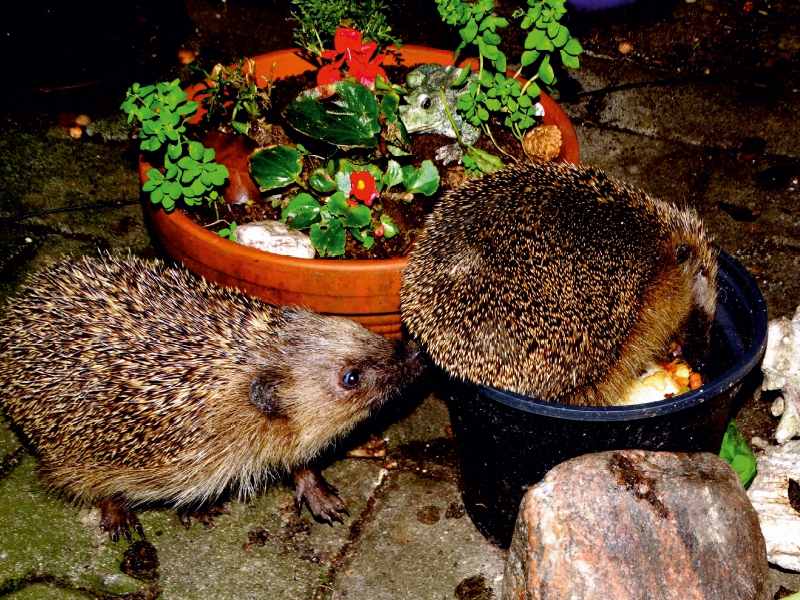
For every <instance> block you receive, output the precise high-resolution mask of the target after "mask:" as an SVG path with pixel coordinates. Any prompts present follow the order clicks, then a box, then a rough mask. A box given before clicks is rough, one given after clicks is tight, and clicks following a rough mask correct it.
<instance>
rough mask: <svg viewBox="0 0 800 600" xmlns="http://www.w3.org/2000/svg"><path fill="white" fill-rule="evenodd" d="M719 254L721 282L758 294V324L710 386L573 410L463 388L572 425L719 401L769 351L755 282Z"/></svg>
mask: <svg viewBox="0 0 800 600" xmlns="http://www.w3.org/2000/svg"><path fill="white" fill-rule="evenodd" d="M717 250H718V252H719V262H720V267H723V266H724V269H723V268H720V270H719V275H718V278H719V279H726V280H728V281H730V280H737V279H738V280H739V281H740V282H741V284H743V285H740V286H738V287H744V288H748V289H751V290H756V292H757V293H755V294H753V297H752V299H751V300H752V302H749V304H751V305H752V306H751V309H752V311H753V320H754V322H755V328H754V335H753V341H752V343H751V344H750V346H749V347H748V348H746V349H745V351H744V354H743V356H742V358H741V359H740V360H738V361H737V362H736V364H734V365H733V366H732V367H731V368H730V369H728V370H727V371H725V372H724V373H723V374H722V375H720V376H719V377H717V378H716V379H714V380H713V381H711V382H710V383H708V384H706V385H704V386H702V387H700V388H698V389H696V390H693V391H691V392H687V393H685V394H681V395H680V396H676V397H675V398H670V399H668V400H659V401H658V402H647V403H643V404H634V405H629V406H572V405H569V404H558V403H556V402H548V401H545V400H538V399H536V398H531V397H529V396H523V395H522V394H516V393H514V392H509V391H505V390H501V389H498V388H493V387H489V386H485V385H482V384H473V383H470V382H464V385H466V386H467V387H468V388H472V389H474V390H475V391H477V392H478V393H479V394H481V395H482V396H486V397H487V398H489V399H491V400H494V401H497V402H500V403H502V404H505V405H506V406H510V407H511V408H516V409H518V410H522V411H524V412H527V413H534V414H539V415H542V416H546V417H553V418H557V419H566V420H571V421H633V420H638V419H647V418H651V417H658V416H662V415H666V414H670V413H673V412H677V411H680V410H683V409H686V408H689V407H692V406H696V405H699V404H702V403H704V402H707V401H709V400H711V399H712V398H716V397H717V396H719V395H721V394H723V393H725V392H727V391H728V390H730V389H731V388H732V387H734V386H736V385H738V384H739V383H740V382H741V381H742V380H743V379H744V378H745V376H746V375H747V374H748V373H749V372H750V371H751V370H752V369H753V368H754V367H755V366H756V365H757V364H758V363H759V362H760V361H761V358H762V357H763V355H764V351H765V350H766V347H767V307H766V303H765V301H764V297H763V296H762V295H761V292H760V291H759V290H758V286H757V285H756V282H755V281H754V280H753V278H752V277H751V276H750V274H749V273H748V272H747V271H746V270H745V269H744V267H742V266H741V265H740V264H739V263H738V262H737V261H735V260H734V259H733V258H732V257H731V256H730V255H729V254H728V253H727V252H725V251H724V250H722V249H721V248H717Z"/></svg>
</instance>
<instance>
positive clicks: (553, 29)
mask: <svg viewBox="0 0 800 600" xmlns="http://www.w3.org/2000/svg"><path fill="white" fill-rule="evenodd" d="M560 29H561V25H559V24H558V22H557V21H553V22H552V23H550V24H549V25H548V26H547V37H549V38H550V39H551V40H552V39H553V38H555V37H556V36H557V35H558V31H559V30H560Z"/></svg>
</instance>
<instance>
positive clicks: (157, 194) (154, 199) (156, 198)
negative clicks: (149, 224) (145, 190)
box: [150, 189, 164, 204]
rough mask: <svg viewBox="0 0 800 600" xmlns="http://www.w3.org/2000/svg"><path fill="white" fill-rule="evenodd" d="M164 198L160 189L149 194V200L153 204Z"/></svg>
mask: <svg viewBox="0 0 800 600" xmlns="http://www.w3.org/2000/svg"><path fill="white" fill-rule="evenodd" d="M163 198H164V192H162V191H161V190H158V189H157V190H153V191H152V193H151V194H150V202H152V203H153V204H158V203H159V202H161V200H162V199H163Z"/></svg>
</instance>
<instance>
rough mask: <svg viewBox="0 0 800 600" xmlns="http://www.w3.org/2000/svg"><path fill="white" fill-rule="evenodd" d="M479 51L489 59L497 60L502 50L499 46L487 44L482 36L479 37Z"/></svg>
mask: <svg viewBox="0 0 800 600" xmlns="http://www.w3.org/2000/svg"><path fill="white" fill-rule="evenodd" d="M478 51H479V52H480V53H481V54H483V55H484V56H485V57H486V58H488V59H489V60H495V59H496V58H497V53H498V52H500V50H498V49H497V46H493V45H490V44H487V43H486V42H484V41H483V39H482V38H479V39H478Z"/></svg>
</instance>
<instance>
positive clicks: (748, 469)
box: [719, 419, 757, 489]
mask: <svg viewBox="0 0 800 600" xmlns="http://www.w3.org/2000/svg"><path fill="white" fill-rule="evenodd" d="M719 455H720V456H721V457H722V458H724V459H725V460H726V461H728V463H729V464H730V465H731V467H733V470H734V471H736V472H737V473H738V474H739V478H740V479H741V480H742V485H743V486H744V489H747V488H749V487H750V484H751V483H753V479H755V478H756V472H757V471H756V457H755V455H754V454H753V451H752V450H750V446H748V445H747V440H745V439H744V436H743V435H742V434H741V433H739V428H738V427H737V426H736V421H734V420H733V419H731V421H730V423H728V430H727V431H726V432H725V436H724V437H723V438H722V448H721V449H720V451H719Z"/></svg>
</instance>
